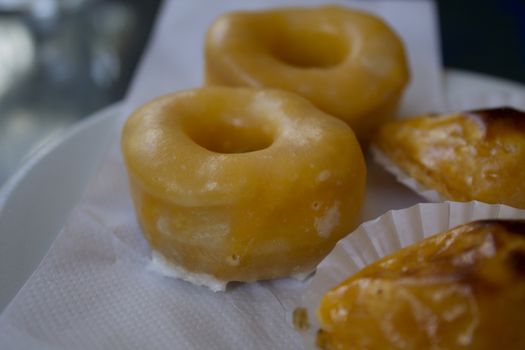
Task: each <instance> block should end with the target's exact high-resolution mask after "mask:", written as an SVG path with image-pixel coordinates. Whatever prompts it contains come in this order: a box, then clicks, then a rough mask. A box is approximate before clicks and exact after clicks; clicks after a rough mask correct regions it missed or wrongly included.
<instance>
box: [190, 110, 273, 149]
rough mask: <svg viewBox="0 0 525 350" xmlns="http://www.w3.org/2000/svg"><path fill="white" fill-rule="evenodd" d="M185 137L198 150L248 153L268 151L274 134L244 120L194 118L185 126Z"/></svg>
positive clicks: (266, 128) (261, 126)
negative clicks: (189, 139) (199, 148)
mask: <svg viewBox="0 0 525 350" xmlns="http://www.w3.org/2000/svg"><path fill="white" fill-rule="evenodd" d="M184 124H185V125H184V130H185V132H186V134H187V135H188V136H189V137H190V138H191V139H192V140H193V141H194V142H195V143H196V144H198V145H199V146H201V147H203V148H206V149H207V150H209V151H212V152H216V153H226V154H231V153H247V152H254V151H259V150H263V149H265V148H268V147H269V146H270V145H271V144H272V143H273V141H274V135H273V130H271V128H269V127H268V126H263V125H260V124H261V123H259V121H255V122H254V121H250V120H248V121H246V120H245V119H244V118H222V119H212V120H208V119H207V118H193V119H191V120H187V121H186V123H184Z"/></svg>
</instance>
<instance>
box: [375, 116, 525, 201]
mask: <svg viewBox="0 0 525 350" xmlns="http://www.w3.org/2000/svg"><path fill="white" fill-rule="evenodd" d="M373 144H374V146H375V147H377V148H378V149H379V150H380V151H381V152H383V153H384V154H385V155H386V156H388V157H389V158H390V159H391V160H392V161H393V162H394V163H396V164H397V165H398V166H399V167H400V168H401V169H402V170H403V171H404V172H406V173H407V174H408V175H410V176H411V177H413V178H414V179H416V180H417V181H418V182H420V183H421V184H423V185H424V186H426V187H429V188H432V189H435V190H437V191H438V192H439V193H441V194H442V195H443V196H445V197H447V198H449V199H451V200H456V201H469V200H479V201H483V202H487V203H502V204H507V205H510V206H513V207H517V208H525V113H523V112H520V111H517V110H515V109H511V108H496V109H485V110H476V111H469V112H460V113H452V114H447V115H430V114H429V115H423V116H419V117H415V118H410V119H403V120H398V121H394V122H391V123H388V124H386V125H384V126H383V127H381V129H380V130H379V132H378V134H377V135H376V137H375V139H374V142H373Z"/></svg>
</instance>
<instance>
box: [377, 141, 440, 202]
mask: <svg viewBox="0 0 525 350" xmlns="http://www.w3.org/2000/svg"><path fill="white" fill-rule="evenodd" d="M370 151H371V152H372V156H373V157H374V161H375V162H376V163H378V164H379V165H381V166H382V167H383V168H385V170H386V171H388V172H389V173H391V174H392V175H394V176H395V177H396V180H397V181H399V182H401V183H402V184H403V185H405V186H406V187H408V188H410V189H411V190H412V191H414V192H416V193H417V194H419V195H420V196H421V197H423V198H425V199H426V200H428V201H430V202H444V201H446V200H448V199H449V198H446V197H445V196H443V195H442V194H441V193H439V192H438V191H436V190H434V189H431V188H428V187H426V186H424V185H422V184H421V183H419V182H418V181H417V180H416V179H414V178H413V177H411V176H410V175H408V174H407V173H406V172H405V171H404V170H403V169H401V168H400V167H399V166H398V165H397V164H396V163H394V162H393V161H392V160H391V159H390V158H389V157H388V156H387V155H386V154H384V153H383V152H382V151H380V150H379V149H378V148H377V147H371V148H370Z"/></svg>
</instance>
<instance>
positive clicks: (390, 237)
mask: <svg viewBox="0 0 525 350" xmlns="http://www.w3.org/2000/svg"><path fill="white" fill-rule="evenodd" d="M482 219H525V210H519V209H515V208H512V207H509V206H506V205H491V204H485V203H481V202H477V201H472V202H464V203H459V202H444V203H421V204H417V205H415V206H413V207H410V208H407V209H401V210H392V211H389V212H387V213H385V214H384V215H382V216H380V217H378V218H377V219H375V220H371V221H368V222H365V223H364V224H362V225H361V226H359V227H358V228H357V230H355V231H354V232H353V233H351V234H350V235H348V236H347V237H345V238H343V239H342V240H340V241H339V242H338V243H337V245H336V246H335V248H334V249H333V250H332V252H331V253H330V254H329V255H328V256H327V257H326V258H325V259H324V260H323V261H322V262H321V263H320V264H319V266H318V267H317V272H316V274H315V275H314V277H313V278H312V280H311V283H310V285H309V286H308V288H307V290H306V291H305V293H304V295H303V299H302V300H303V306H304V307H305V308H306V310H307V314H308V321H307V323H308V324H309V327H308V329H306V330H304V331H302V332H301V333H302V335H303V338H304V343H305V347H306V349H315V336H316V332H317V330H318V329H319V324H318V323H317V319H316V316H315V315H316V314H315V311H316V308H317V306H318V305H319V302H320V300H321V297H322V296H323V295H324V294H325V293H326V292H327V291H328V290H329V289H331V288H333V287H335V286H336V285H338V284H339V283H341V282H342V281H344V280H345V279H347V278H348V277H350V276H352V275H353V274H355V273H356V272H358V271H359V270H360V269H362V268H363V267H364V266H367V265H370V264H371V263H373V262H374V261H376V260H378V259H380V258H382V257H384V256H386V255H388V254H391V253H393V252H396V251H398V250H399V249H401V248H403V247H406V246H408V245H410V244H413V243H416V242H418V241H421V240H422V239H424V238H426V237H429V236H431V235H433V234H436V233H439V232H442V231H446V230H449V229H451V228H454V227H456V226H458V225H461V224H464V223H468V222H471V221H475V220H482Z"/></svg>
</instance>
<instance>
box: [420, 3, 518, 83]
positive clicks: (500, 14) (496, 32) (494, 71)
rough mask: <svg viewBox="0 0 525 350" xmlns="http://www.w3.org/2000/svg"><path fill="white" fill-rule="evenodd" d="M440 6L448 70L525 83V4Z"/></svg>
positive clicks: (442, 36) (442, 37) (442, 40)
mask: <svg viewBox="0 0 525 350" xmlns="http://www.w3.org/2000/svg"><path fill="white" fill-rule="evenodd" d="M416 1H417V0H416ZM437 5H438V10H439V22H440V27H441V42H442V52H443V63H444V65H445V66H446V67H454V68H461V69H465V70H470V71H475V72H481V73H485V74H490V75H495V76H499V77H502V78H505V79H510V80H514V81H517V82H521V83H525V0H476V1H472V0H439V1H437Z"/></svg>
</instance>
